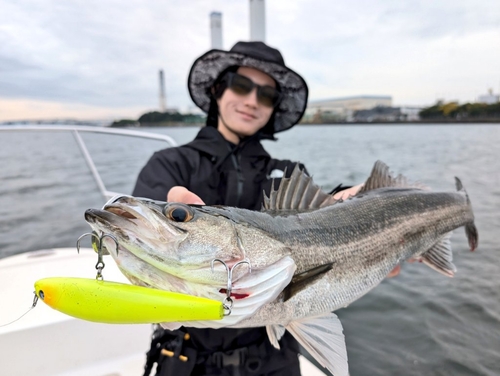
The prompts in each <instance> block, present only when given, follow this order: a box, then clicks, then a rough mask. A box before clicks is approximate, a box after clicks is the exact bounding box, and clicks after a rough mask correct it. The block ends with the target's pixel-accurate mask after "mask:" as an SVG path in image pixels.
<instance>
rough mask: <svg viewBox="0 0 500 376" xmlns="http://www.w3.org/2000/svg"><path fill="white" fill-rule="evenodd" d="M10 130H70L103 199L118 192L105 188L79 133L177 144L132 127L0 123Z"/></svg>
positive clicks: (0, 130) (169, 139) (0, 127)
mask: <svg viewBox="0 0 500 376" xmlns="http://www.w3.org/2000/svg"><path fill="white" fill-rule="evenodd" d="M2 131H10V132H16V131H19V132H22V131H48V132H50V131H54V132H71V133H72V134H73V136H74V138H75V140H76V143H77V145H78V147H79V148H80V152H81V154H82V156H83V158H84V159H85V162H86V163H87V166H88V168H89V169H90V172H91V174H92V176H93V178H94V180H95V182H96V184H97V186H98V188H99V191H100V192H101V194H102V195H103V197H104V199H105V200H109V199H110V198H112V197H114V196H116V195H117V194H118V193H117V192H113V191H110V190H108V189H107V188H106V186H105V184H104V182H103V180H102V178H101V175H100V174H99V171H98V170H97V167H96V165H95V163H94V160H93V159H92V156H91V155H90V153H89V151H88V148H87V145H86V144H85V141H84V139H83V138H82V137H81V133H102V134H108V135H119V136H128V137H135V138H143V139H149V140H157V141H164V142H166V143H167V144H168V146H170V147H172V146H177V143H176V142H175V140H174V139H173V138H172V137H170V136H167V135H162V134H158V133H149V132H144V131H136V130H132V129H116V128H106V127H96V126H68V125H24V124H23V125H0V132H2Z"/></svg>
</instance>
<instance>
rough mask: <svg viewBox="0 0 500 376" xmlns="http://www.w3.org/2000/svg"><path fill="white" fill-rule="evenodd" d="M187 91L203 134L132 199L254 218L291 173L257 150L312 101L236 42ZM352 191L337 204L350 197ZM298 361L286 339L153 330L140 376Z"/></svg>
mask: <svg viewBox="0 0 500 376" xmlns="http://www.w3.org/2000/svg"><path fill="white" fill-rule="evenodd" d="M188 87H189V93H190V95H191V98H192V99H193V101H194V103H195V104H196V105H197V106H198V107H200V108H201V109H202V110H203V111H205V112H207V114H208V116H207V124H206V127H204V128H202V129H201V130H200V132H199V133H198V135H197V136H196V138H195V139H194V140H193V141H192V142H190V143H188V144H186V145H183V146H180V147H177V148H170V149H165V150H161V151H159V152H157V153H155V154H154V155H153V156H152V158H151V159H150V160H149V161H148V163H147V164H146V166H145V167H144V168H143V170H142V171H141V173H140V174H139V177H138V180H137V183H136V186H135V189H134V192H133V195H134V196H140V197H148V198H151V199H156V200H162V201H164V200H165V199H166V200H167V201H169V202H183V203H186V204H198V205H228V206H236V207H241V208H246V209H251V210H259V209H260V208H261V205H262V202H263V192H266V193H267V194H269V192H270V189H271V184H272V181H273V178H280V177H282V176H283V174H284V173H285V171H288V172H289V173H290V172H291V171H292V170H293V167H294V166H295V165H296V162H291V161H289V160H277V159H273V158H271V156H270V155H269V154H268V153H267V152H266V151H265V150H264V148H263V147H262V145H261V142H260V141H261V140H262V139H274V134H275V133H277V132H281V131H285V130H287V129H289V128H291V127H292V126H294V125H295V124H296V123H297V122H298V121H299V120H300V118H301V117H302V115H303V113H304V111H305V109H306V105H307V96H308V88H307V85H306V83H305V81H304V79H303V78H302V77H301V76H300V75H298V74H297V73H295V72H294V71H292V70H291V69H290V68H288V67H287V66H286V65H285V62H284V60H283V57H282V55H281V53H280V52H279V51H278V50H276V49H274V48H271V47H269V46H267V45H266V44H264V43H262V42H238V43H236V45H235V46H234V47H233V48H232V49H231V50H230V51H221V50H211V51H209V52H207V53H206V54H204V55H202V56H201V57H200V58H198V59H197V60H196V61H195V62H194V64H193V66H192V68H191V71H190V74H189V78H188ZM301 167H302V168H303V169H304V166H301ZM275 180H279V179H275ZM358 189H359V186H356V187H352V188H350V189H345V190H341V191H340V192H338V193H336V194H337V197H347V196H349V195H350V194H351V195H352V194H354V193H355V192H357V190H358ZM339 190H340V189H339ZM162 350H164V351H162ZM298 351H299V349H298V344H297V342H296V341H295V340H294V339H293V337H292V336H291V335H290V334H288V333H287V334H285V335H284V336H283V338H282V339H281V340H280V349H279V350H278V349H276V348H274V347H273V346H272V345H271V344H270V342H269V340H268V338H267V334H266V330H265V328H249V329H193V328H181V329H180V330H177V331H165V330H161V329H159V330H157V331H156V333H155V338H154V339H153V343H152V348H151V350H150V352H149V359H148V364H147V366H146V374H149V372H150V368H151V366H152V364H153V363H154V362H157V363H158V367H157V375H162V376H166V375H174V374H175V375H176V376H181V375H190V374H193V375H276V376H278V375H287V376H296V375H300V368H299V361H298V357H297V354H298ZM188 353H189V356H186V355H185V354H188ZM180 355H184V356H185V357H181V356H180ZM186 358H187V359H188V361H183V359H186Z"/></svg>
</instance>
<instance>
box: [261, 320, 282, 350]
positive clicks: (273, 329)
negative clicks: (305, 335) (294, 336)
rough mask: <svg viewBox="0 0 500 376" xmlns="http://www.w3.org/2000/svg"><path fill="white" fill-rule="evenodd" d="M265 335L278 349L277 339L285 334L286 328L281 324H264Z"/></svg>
mask: <svg viewBox="0 0 500 376" xmlns="http://www.w3.org/2000/svg"><path fill="white" fill-rule="evenodd" d="M266 331H267V336H268V337H269V342H271V345H273V346H274V347H275V348H276V349H278V350H279V349H280V343H279V340H280V339H281V337H283V334H285V331H286V328H285V327H284V326H283V325H268V326H266Z"/></svg>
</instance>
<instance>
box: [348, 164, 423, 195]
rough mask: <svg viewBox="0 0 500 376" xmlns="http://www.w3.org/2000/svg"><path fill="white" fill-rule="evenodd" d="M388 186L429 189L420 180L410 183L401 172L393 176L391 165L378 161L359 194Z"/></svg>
mask: <svg viewBox="0 0 500 376" xmlns="http://www.w3.org/2000/svg"><path fill="white" fill-rule="evenodd" d="M388 187H393V188H419V189H429V188H428V187H426V186H425V185H423V184H421V183H418V182H412V183H410V182H409V181H408V179H407V178H406V177H405V176H403V175H401V174H399V175H398V176H396V177H393V176H392V174H391V172H390V171H389V167H388V166H387V165H386V164H385V163H384V162H382V161H377V162H375V165H374V166H373V169H372V172H371V173H370V176H369V177H368V179H367V180H366V182H365V184H364V185H363V187H361V189H360V190H359V192H358V193H357V195H359V194H361V193H364V192H367V191H371V190H373V189H377V188H388Z"/></svg>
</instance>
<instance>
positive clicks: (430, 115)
mask: <svg viewBox="0 0 500 376" xmlns="http://www.w3.org/2000/svg"><path fill="white" fill-rule="evenodd" d="M420 118H421V119H422V120H426V119H432V120H438V119H442V120H469V119H470V120H475V119H477V120H488V119H491V120H494V119H500V102H497V103H493V104H486V103H465V104H462V105H460V104H458V102H449V103H444V102H442V101H439V102H437V103H436V104H435V105H433V106H431V107H427V108H424V109H423V110H422V111H420Z"/></svg>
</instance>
